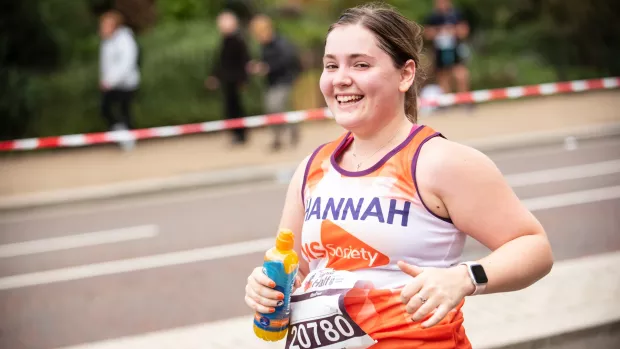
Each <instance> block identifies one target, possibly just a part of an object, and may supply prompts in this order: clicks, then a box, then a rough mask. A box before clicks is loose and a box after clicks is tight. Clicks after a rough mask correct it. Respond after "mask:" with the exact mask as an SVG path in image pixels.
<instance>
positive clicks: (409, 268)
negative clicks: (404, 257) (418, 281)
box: [398, 261, 424, 277]
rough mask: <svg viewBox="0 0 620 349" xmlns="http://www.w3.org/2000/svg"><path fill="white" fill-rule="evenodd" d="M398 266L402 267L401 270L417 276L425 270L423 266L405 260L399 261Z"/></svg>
mask: <svg viewBox="0 0 620 349" xmlns="http://www.w3.org/2000/svg"><path fill="white" fill-rule="evenodd" d="M398 267H399V268H400V270H402V271H404V272H405V273H407V274H409V275H411V276H413V277H416V276H418V275H420V274H422V272H423V271H424V269H423V268H420V267H418V266H416V265H412V264H407V263H405V262H403V261H398Z"/></svg>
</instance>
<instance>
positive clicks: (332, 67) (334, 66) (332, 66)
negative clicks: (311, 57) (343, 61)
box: [325, 64, 337, 69]
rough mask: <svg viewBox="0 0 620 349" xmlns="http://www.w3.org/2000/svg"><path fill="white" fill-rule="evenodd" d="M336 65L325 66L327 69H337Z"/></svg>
mask: <svg viewBox="0 0 620 349" xmlns="http://www.w3.org/2000/svg"><path fill="white" fill-rule="evenodd" d="M336 68H337V67H336V65H335V64H326V65H325V69H336Z"/></svg>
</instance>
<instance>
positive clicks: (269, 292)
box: [248, 277, 284, 300]
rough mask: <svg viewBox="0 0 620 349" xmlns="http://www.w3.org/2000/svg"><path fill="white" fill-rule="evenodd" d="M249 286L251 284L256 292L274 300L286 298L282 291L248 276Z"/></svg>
mask: <svg viewBox="0 0 620 349" xmlns="http://www.w3.org/2000/svg"><path fill="white" fill-rule="evenodd" d="M248 286H250V288H252V290H253V291H254V293H256V294H257V295H259V296H261V297H264V298H267V299H273V300H282V299H284V294H283V293H282V292H280V291H276V290H274V289H272V288H269V287H266V286H264V285H262V284H259V283H258V282H257V281H256V279H254V278H252V277H250V278H248Z"/></svg>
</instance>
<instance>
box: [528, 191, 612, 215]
mask: <svg viewBox="0 0 620 349" xmlns="http://www.w3.org/2000/svg"><path fill="white" fill-rule="evenodd" d="M618 198H620V185H617V186H614V187H605V188H596V189H591V190H583V191H575V192H572V193H563V194H557V195H549V196H541V197H537V198H531V199H525V200H522V202H523V203H524V204H525V206H526V207H527V208H528V209H529V210H530V211H539V210H547V209H550V208H559V207H567V206H574V205H581V204H588V203H591V202H599V201H606V200H613V199H618Z"/></svg>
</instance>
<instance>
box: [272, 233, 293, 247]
mask: <svg viewBox="0 0 620 349" xmlns="http://www.w3.org/2000/svg"><path fill="white" fill-rule="evenodd" d="M294 245H295V235H293V232H292V231H290V230H288V229H280V231H279V232H278V237H277V238H276V248H277V249H278V250H282V251H287V250H292V249H293V246H294Z"/></svg>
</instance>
